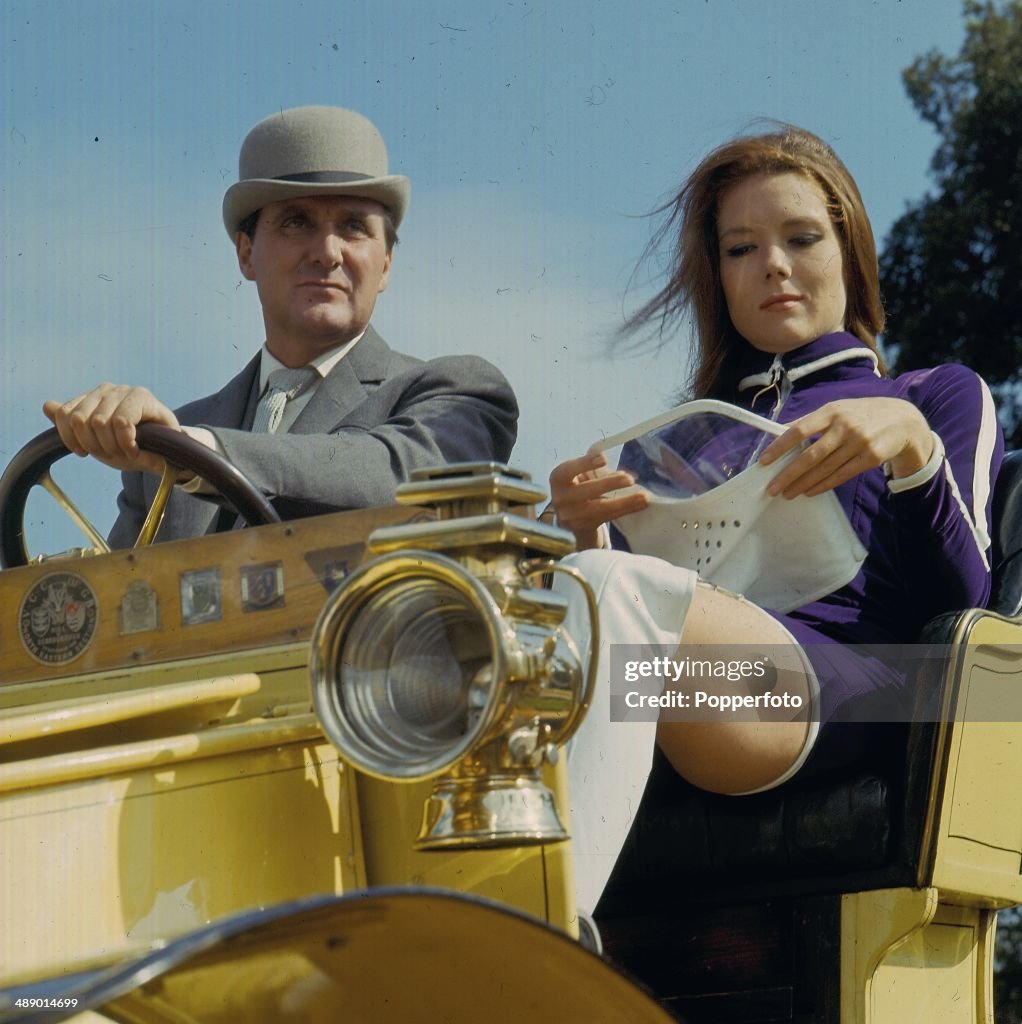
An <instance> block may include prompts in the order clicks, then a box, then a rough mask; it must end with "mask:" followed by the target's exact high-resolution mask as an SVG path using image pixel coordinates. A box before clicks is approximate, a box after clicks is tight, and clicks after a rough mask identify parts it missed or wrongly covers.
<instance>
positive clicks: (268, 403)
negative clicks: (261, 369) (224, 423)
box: [252, 366, 318, 434]
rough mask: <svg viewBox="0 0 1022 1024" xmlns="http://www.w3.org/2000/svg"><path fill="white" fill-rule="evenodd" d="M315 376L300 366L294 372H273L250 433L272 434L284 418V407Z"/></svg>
mask: <svg viewBox="0 0 1022 1024" xmlns="http://www.w3.org/2000/svg"><path fill="white" fill-rule="evenodd" d="M317 376H318V374H317V371H316V370H314V369H313V368H312V367H311V366H300V367H298V369H296V370H287V369H284V370H274V371H273V373H271V374H270V377H269V380H268V381H267V384H266V391H264V392H263V397H262V398H260V399H259V405H258V406H256V414H255V419H254V420H253V421H252V433H253V434H258V433H267V434H272V433H274V431H276V429H277V428H278V427H279V426H280V421H281V419H282V418H283V416H284V406H286V405H287V403H288V402H290V401H291V399H292V398H295V397H296V396H297V395H300V394H301V393H302V392H303V391H304V390H305V389H306V388H307V387H308V386H309V385H310V384H311V383H312V382H313V381H314V380H315V379H316V377H317Z"/></svg>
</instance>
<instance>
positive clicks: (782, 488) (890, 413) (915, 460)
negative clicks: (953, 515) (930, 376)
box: [760, 398, 933, 498]
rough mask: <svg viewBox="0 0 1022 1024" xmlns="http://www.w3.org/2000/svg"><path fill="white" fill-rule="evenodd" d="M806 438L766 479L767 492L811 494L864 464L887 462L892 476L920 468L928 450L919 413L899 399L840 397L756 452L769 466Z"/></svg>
mask: <svg viewBox="0 0 1022 1024" xmlns="http://www.w3.org/2000/svg"><path fill="white" fill-rule="evenodd" d="M806 440H810V441H811V443H810V444H809V445H807V447H806V449H805V451H803V452H802V454H801V455H799V456H798V457H796V458H795V459H794V460H793V461H792V462H791V463H790V465H788V466H786V467H785V468H784V469H783V470H782V471H781V472H780V473H778V474H777V476H775V477H774V479H773V480H772V481H771V482H770V486H769V487H768V488H767V490H768V491H769V492H770V493H771V494H782V495H783V496H784V497H785V498H794V497H797V496H798V495H800V494H805V495H808V496H809V497H812V496H813V495H816V494H823V493H824V491H829V490H832V489H833V488H835V487H837V486H838V484H843V483H844V482H845V481H846V480H851V479H852V477H855V476H858V475H859V473H863V472H865V471H866V470H867V469H874V468H875V467H877V466H882V465H883V464H884V463H885V462H886V463H887V464H888V465H889V467H890V474H891V476H892V477H893V478H894V479H899V478H901V477H906V476H911V475H912V474H913V473H916V472H918V471H919V470H920V469H922V468H923V467H924V466H925V465H926V463H927V462H929V460H930V456H931V455H932V454H933V435H932V434H931V432H930V427H929V424H927V422H926V419H925V418H924V417H923V414H922V413H921V412H920V411H919V410H918V409H917V408H916V407H915V406H914V405H913V404H912V403H911V402H906V401H904V400H903V399H901V398H846V399H842V400H840V401H837V402H828V403H827V404H826V405H823V406H820V408H819V409H817V410H816V411H815V412H811V413H809V414H808V415H806V416H803V417H801V418H800V419H797V420H795V422H794V423H792V424H791V425H790V426H789V427H788V429H787V430H786V431H785V432H784V433H783V434H781V436H780V437H778V438H776V440H774V441H773V442H772V443H771V444H770V445H768V446H767V448H766V449H765V450H764V451H763V454H762V455H761V456H760V462H762V463H763V464H764V465H770V463H772V462H775V461H776V460H777V459H779V458H780V457H781V456H782V455H784V454H785V452H788V451H791V449H793V448H796V447H797V446H798V445H799V444H801V443H802V442H803V441H806Z"/></svg>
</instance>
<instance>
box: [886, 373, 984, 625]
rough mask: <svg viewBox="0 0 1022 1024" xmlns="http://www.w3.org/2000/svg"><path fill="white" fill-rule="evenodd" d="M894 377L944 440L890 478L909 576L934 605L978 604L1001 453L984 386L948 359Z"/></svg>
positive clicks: (981, 600)
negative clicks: (913, 469)
mask: <svg viewBox="0 0 1022 1024" xmlns="http://www.w3.org/2000/svg"><path fill="white" fill-rule="evenodd" d="M897 383H898V385H899V388H898V390H899V391H900V392H901V397H903V398H905V399H907V400H908V401H910V402H912V403H913V405H915V406H916V407H917V408H918V409H919V410H920V412H922V414H923V416H925V417H926V421H927V422H928V423H929V425H930V429H931V430H932V431H933V432H934V433H935V434H936V435H937V437H938V438H939V439H940V443H941V445H942V446H943V457H942V458H940V457H939V452H938V453H937V454H938V457H936V458H935V459H933V460H931V465H930V466H928V467H927V468H926V469H924V470H922V471H920V473H918V474H915V476H914V477H911V478H908V479H907V480H906V481H905V482H903V483H901V484H900V485H899V482H898V481H891V490H892V496H893V506H894V509H895V513H896V515H897V518H898V527H899V543H900V545H901V548H902V552H903V555H904V556H905V563H906V570H907V572H908V573H909V576H908V578H910V579H913V580H914V581H918V585H919V587H920V590H919V593H920V595H923V594H926V595H928V596H929V598H930V600H931V601H932V602H933V604H934V606H935V607H938V608H940V609H941V610H949V609H954V608H976V607H980V608H981V607H983V606H984V605H985V604H986V601H987V598H988V597H989V596H990V531H991V526H990V507H991V501H992V498H993V485H994V480H995V479H996V477H997V471H998V469H999V468H1000V465H1001V459H1002V457H1003V455H1004V439H1003V436H1002V434H1001V429H1000V427H999V425H998V423H997V415H996V412H995V410H994V404H993V400H992V398H991V396H990V391H989V389H988V388H987V386H986V384H985V383H984V382H983V380H982V379H981V378H980V377H978V376H977V375H976V374H975V373H973V372H972V371H971V370H969V369H967V368H966V367H964V366H958V365H951V364H949V365H945V366H938V367H935V368H933V369H930V370H921V371H917V372H912V373H907V374H903V375H902V376H901V377H899V378H898V380H897ZM921 477H922V478H924V479H919V478H921ZM927 477H928V478H927ZM917 481H918V482H917ZM906 484H908V486H906ZM899 486H900V487H902V488H904V489H898V488H899ZM922 588H926V589H922Z"/></svg>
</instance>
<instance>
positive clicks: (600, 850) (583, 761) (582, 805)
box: [554, 550, 698, 911]
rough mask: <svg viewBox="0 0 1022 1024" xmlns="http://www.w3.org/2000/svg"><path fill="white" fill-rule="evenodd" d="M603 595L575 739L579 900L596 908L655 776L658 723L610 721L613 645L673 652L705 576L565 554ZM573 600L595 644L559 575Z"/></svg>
mask: <svg viewBox="0 0 1022 1024" xmlns="http://www.w3.org/2000/svg"><path fill="white" fill-rule="evenodd" d="M564 563H565V564H568V565H573V566H574V567H575V568H576V569H578V570H579V571H581V572H582V573H583V574H584V576H585V577H586V579H587V580H588V581H589V584H590V586H591V587H592V588H593V591H594V593H595V594H596V600H597V603H598V605H599V615H600V651H599V667H598V669H597V673H598V674H597V679H596V690H595V693H594V696H593V703H592V707H591V708H590V709H589V713H588V714H587V715H586V717H585V720H584V721H583V723H582V725H581V726H580V728H579V730H578V732H577V733H575V735H574V737H573V738H572V740H571V742H570V743H569V744H568V782H569V785H570V787H571V825H570V831H571V837H572V851H573V854H574V858H575V890H576V893H577V897H578V906H579V908H580V909H582V910H584V911H591V910H593V908H594V907H595V906H596V903H597V901H598V900H599V898H600V893H602V892H603V887H604V885H606V883H607V879H608V878H609V877H610V873H611V870H612V869H613V867H614V862H615V861H616V860H617V856H618V853H619V852H620V850H621V846H622V844H623V843H624V841H625V837H626V836H627V835H628V830H629V828H630V827H631V823H632V818H633V816H634V814H635V811H636V809H637V808H638V806H639V801H640V799H641V798H642V791H643V789H644V788H645V785H646V779H647V777H648V776H649V769H650V764H651V762H652V759H653V746H654V743H655V742H656V723H655V722H612V721H611V720H610V681H609V677H610V645H611V644H662V645H664V646H665V647H669V648H670V651H669V652H668V651H665V652H664V653H669V654H671V655H672V656H673V654H674V649H675V648H677V646H678V644H679V642H680V639H681V629H682V625H683V624H684V622H685V616H686V615H687V614H688V609H689V605H690V604H691V602H692V595H693V594H694V593H695V586H696V581H697V580H698V577H697V576H696V574H695V573H694V572H692V571H691V570H690V569H680V568H678V566H675V565H671V564H670V563H669V562H664V561H662V560H661V559H659V558H651V557H649V556H646V555H632V554H629V553H627V552H622V551H606V550H601V551H582V552H579V553H578V554H576V555H570V556H568V557H567V558H565V559H564ZM554 579H555V584H554V586H555V589H556V590H558V591H559V592H561V593H562V594H563V595H564V596H565V597H567V598H568V599H569V601H570V608H569V612H568V618H567V619H566V620H565V625H566V627H567V629H568V631H569V632H570V633H571V634H572V635H573V636H574V637H576V638H577V639H578V640H579V642H580V646H581V647H582V649H583V651H585V650H587V649H588V637H589V613H588V610H587V607H586V604H585V601H584V599H583V597H582V594H581V592H580V588H579V587H578V584H576V583H573V582H572V581H571V580H567V579H565V577H564V576H561V575H558V576H555V577H554Z"/></svg>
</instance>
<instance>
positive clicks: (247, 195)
mask: <svg viewBox="0 0 1022 1024" xmlns="http://www.w3.org/2000/svg"><path fill="white" fill-rule="evenodd" d="M411 188H412V185H411V182H410V181H409V180H408V179H407V178H406V177H404V176H403V175H400V174H388V173H387V147H386V146H385V145H384V144H383V138H382V136H381V135H380V133H379V132H378V131H377V130H376V126H375V125H374V124H373V123H372V121H370V120H369V119H368V118H366V117H363V116H362V115H361V114H356V113H355V111H353V110H344V109H343V108H341V107H294V108H293V109H291V110H282V111H280V112H279V113H277V114H272V115H271V116H270V117H267V118H266V119H265V120H263V121H260V122H259V123H258V124H257V125H256V126H255V127H254V128H253V129H252V130H251V131H250V132H249V133H248V135H246V136H245V141H244V142H243V143H242V144H241V155H240V157H239V158H238V181H237V183H236V184H234V185H232V186H231V187H230V188H229V189H228V190H227V192H226V193H225V195H224V227H226V228H227V234H228V235H230V237H231V240H232V241H233V240H234V236H235V235H236V234H237V232H238V227H239V225H240V224H241V222H242V221H243V220H244V219H245V218H246V217H247V216H249V214H252V213H255V211H256V210H260V209H262V208H263V207H264V206H265V205H266V204H267V203H275V202H277V201H278V200H280V199H291V198H297V197H298V196H317V195H350V196H363V197H365V198H366V199H375V200H376V201H377V202H378V203H382V204H383V205H384V206H385V207H387V209H388V210H389V211H390V216H391V218H392V220H393V221H394V227H395V228H396V227H397V226H398V225H399V224H400V223H401V218H402V217H404V213H405V209H406V207H407V206H408V196H409V194H410V193H411Z"/></svg>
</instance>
